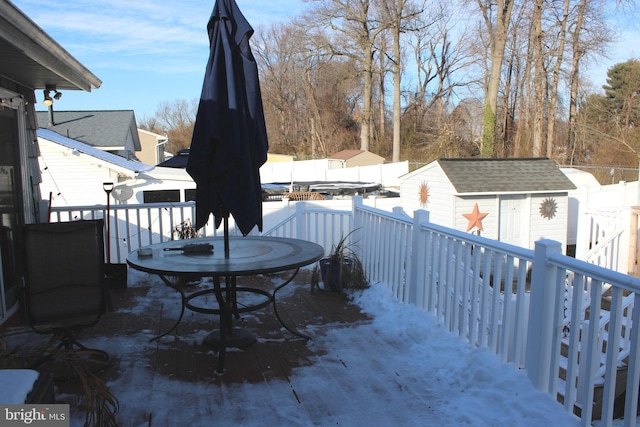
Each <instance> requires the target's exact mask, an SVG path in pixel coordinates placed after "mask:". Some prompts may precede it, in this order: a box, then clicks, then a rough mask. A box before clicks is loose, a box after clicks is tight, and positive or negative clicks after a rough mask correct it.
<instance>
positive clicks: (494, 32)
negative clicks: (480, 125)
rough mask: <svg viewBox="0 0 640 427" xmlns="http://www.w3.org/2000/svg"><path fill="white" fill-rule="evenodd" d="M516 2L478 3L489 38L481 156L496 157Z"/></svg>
mask: <svg viewBox="0 0 640 427" xmlns="http://www.w3.org/2000/svg"><path fill="white" fill-rule="evenodd" d="M514 2H515V0H497V1H494V0H476V3H477V5H478V9H479V10H480V13H481V14H482V18H483V22H484V25H485V27H486V31H487V34H488V35H489V46H488V47H489V50H490V55H489V57H490V60H489V76H488V80H487V86H486V88H485V112H484V130H483V136H482V156H483V157H491V156H493V155H494V145H495V141H496V122H497V107H498V90H499V88H500V78H501V75H502V62H503V60H504V51H505V46H506V44H507V34H508V32H509V25H510V23H511V13H512V11H513V6H514Z"/></svg>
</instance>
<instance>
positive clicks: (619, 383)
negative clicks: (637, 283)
mask: <svg viewBox="0 0 640 427" xmlns="http://www.w3.org/2000/svg"><path fill="white" fill-rule="evenodd" d="M622 232H623V230H622V229H620V230H616V232H614V233H612V234H611V235H610V236H609V238H608V239H606V240H605V241H603V242H602V245H599V246H606V245H607V244H608V243H609V242H612V241H615V240H616V236H617V235H618V234H619V233H622ZM601 250H602V247H594V248H592V250H590V251H589V252H588V253H587V254H585V255H584V256H583V257H580V258H581V259H582V260H584V261H587V262H591V263H595V264H600V263H601V262H600V259H599V257H598V255H597V254H598V252H599V251H601ZM607 267H611V266H607ZM570 282H571V280H570V279H569V278H568V279H567V283H570ZM566 295H571V292H569V291H568V290H567V293H566ZM601 295H602V297H601V307H600V316H599V319H598V322H599V330H600V348H601V349H602V351H601V356H600V368H601V369H600V370H599V372H598V376H599V378H598V379H597V380H596V385H595V388H594V395H593V402H592V405H593V406H592V411H593V412H592V418H593V419H594V420H599V419H600V417H601V413H602V403H603V398H604V396H603V390H604V373H605V369H604V364H605V351H606V346H607V345H608V341H609V337H608V327H609V322H610V317H611V312H610V307H611V288H610V286H607V285H605V286H603V289H602V294H601ZM583 296H584V300H583V316H582V319H583V321H582V325H579V327H580V332H579V333H580V334H581V335H582V334H586V331H587V328H588V325H589V322H590V321H591V309H590V308H591V301H590V300H589V291H588V290H587V289H585V290H584V293H583ZM565 307H566V310H568V309H570V307H571V303H570V301H567V300H566V305H565ZM623 308H624V310H623V311H624V312H625V313H627V312H629V313H630V311H631V309H632V308H633V295H625V296H624V298H623ZM565 319H567V320H568V319H570V316H569V314H568V313H567V315H566V316H565ZM625 320H626V316H623V326H622V337H621V339H620V350H621V352H620V356H619V358H618V369H617V375H616V391H615V403H614V418H619V417H622V415H623V412H624V394H625V391H626V381H627V361H628V357H629V353H630V348H629V345H628V344H629V340H628V335H629V332H630V330H629V328H628V327H626V326H625V325H626V324H628V323H626V322H625ZM573 327H574V326H573V325H569V324H568V322H566V323H565V326H564V329H563V337H562V340H561V359H560V368H559V375H558V378H559V381H558V385H557V390H558V393H557V399H558V401H559V402H561V403H563V402H564V390H565V387H566V367H567V364H568V359H567V356H568V345H569V334H570V333H571V332H572V331H571V329H572V328H573ZM580 359H581V358H580V351H578V364H580ZM583 368H584V367H581V368H580V369H583ZM574 386H576V385H575V384H574ZM576 388H577V387H576ZM577 389H578V390H579V388H577ZM583 404H584V402H582V403H581V404H576V405H574V413H575V414H576V415H578V416H580V414H581V412H582V405H583Z"/></svg>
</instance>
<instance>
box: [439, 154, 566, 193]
mask: <svg viewBox="0 0 640 427" xmlns="http://www.w3.org/2000/svg"><path fill="white" fill-rule="evenodd" d="M436 162H437V163H438V164H439V165H440V167H441V168H442V170H443V171H444V173H445V174H446V175H447V178H448V179H449V181H450V182H451V184H452V185H453V186H454V187H455V189H456V191H457V192H458V193H460V194H464V193H489V192H491V193H514V192H543V191H569V190H575V188H576V187H575V185H573V183H572V182H571V180H569V179H568V178H567V177H566V175H565V174H563V173H562V171H560V168H558V166H557V165H556V164H555V163H554V162H552V161H551V160H549V159H547V158H532V159H439V160H436Z"/></svg>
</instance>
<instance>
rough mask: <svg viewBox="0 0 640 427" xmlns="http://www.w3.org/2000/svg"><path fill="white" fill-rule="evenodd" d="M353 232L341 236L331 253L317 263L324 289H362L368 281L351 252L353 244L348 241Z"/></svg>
mask: <svg viewBox="0 0 640 427" xmlns="http://www.w3.org/2000/svg"><path fill="white" fill-rule="evenodd" d="M354 232H355V230H353V231H351V232H349V233H348V234H346V235H345V236H343V237H342V238H341V239H340V241H339V242H338V243H337V244H336V245H335V246H333V247H332V248H331V252H330V253H329V255H327V256H326V257H324V258H322V259H321V260H320V261H319V269H320V277H321V278H322V283H324V287H325V289H330V290H332V291H342V290H343V289H346V288H353V289H363V288H366V287H367V286H368V284H369V283H368V280H367V277H366V274H365V272H364V268H363V267H362V262H361V261H360V259H359V258H358V256H357V254H356V253H355V252H354V251H353V247H354V243H350V242H349V241H348V239H349V236H351V234H353V233H354Z"/></svg>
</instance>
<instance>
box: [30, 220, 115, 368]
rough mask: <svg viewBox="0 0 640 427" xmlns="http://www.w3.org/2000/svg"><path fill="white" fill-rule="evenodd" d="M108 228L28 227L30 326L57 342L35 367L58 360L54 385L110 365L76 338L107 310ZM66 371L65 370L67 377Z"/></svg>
mask: <svg viewBox="0 0 640 427" xmlns="http://www.w3.org/2000/svg"><path fill="white" fill-rule="evenodd" d="M103 228H104V223H103V220H101V219H100V220H82V221H72V222H60V223H45V224H28V225H26V226H25V227H24V245H25V261H26V272H25V284H24V301H25V311H26V315H27V320H28V322H29V325H30V326H31V328H32V329H33V330H34V331H36V332H38V333H41V334H51V335H52V336H53V338H54V340H53V341H52V343H51V345H50V346H49V347H48V350H47V352H46V353H45V354H44V356H43V357H42V358H40V359H39V360H37V361H36V363H35V364H34V366H33V367H39V366H41V365H43V364H44V363H45V362H47V361H50V360H51V359H58V364H57V366H58V367H56V368H55V369H56V371H54V372H53V376H54V379H55V380H60V379H64V378H69V376H70V375H72V371H73V370H76V369H89V370H91V371H92V372H95V371H97V370H99V369H102V368H105V367H106V366H107V365H108V363H109V355H108V354H107V353H106V352H104V351H102V350H97V349H89V348H87V347H86V346H84V345H83V344H82V343H80V342H79V341H78V340H77V339H76V337H75V334H76V333H77V332H79V331H80V330H82V329H84V328H86V327H90V326H93V325H95V324H96V323H97V322H98V321H99V320H100V318H101V317H102V315H103V314H104V313H105V312H106V310H107V301H108V300H107V298H108V297H107V292H108V288H107V284H106V279H105V261H104V234H103ZM61 365H65V366H66V368H64V369H62V372H60V366H61ZM76 372H77V371H76Z"/></svg>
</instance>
